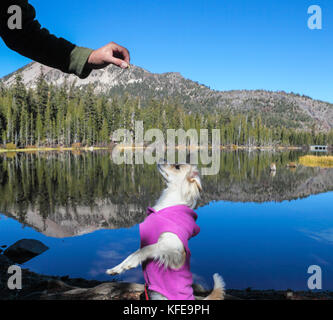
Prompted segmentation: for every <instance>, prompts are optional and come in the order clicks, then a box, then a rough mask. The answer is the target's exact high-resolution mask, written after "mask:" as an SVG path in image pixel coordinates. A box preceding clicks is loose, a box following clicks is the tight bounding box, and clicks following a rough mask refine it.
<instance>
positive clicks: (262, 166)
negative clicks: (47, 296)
mask: <svg viewBox="0 0 333 320" xmlns="http://www.w3.org/2000/svg"><path fill="white" fill-rule="evenodd" d="M300 155H301V154H300V153H296V152H281V153H269V152H251V153H248V152H241V151H238V152H236V151H234V152H222V153H221V159H220V160H221V168H220V171H219V173H218V174H217V175H214V176H204V177H203V186H204V194H203V197H202V199H201V201H200V203H199V205H200V206H202V205H205V204H207V203H209V202H211V201H213V200H228V201H242V202H248V201H253V202H264V201H283V200H291V199H297V198H301V197H306V196H309V195H311V194H316V193H321V192H325V191H328V190H333V170H332V169H320V168H305V167H298V168H296V169H294V170H291V169H289V168H287V164H288V163H289V162H293V161H297V158H298V157H299V156H300ZM272 162H275V163H276V165H277V172H276V175H272V174H271V173H270V170H269V165H270V163H272ZM162 189H163V182H162V179H161V177H160V176H159V173H158V172H157V170H156V166H155V165H146V164H145V165H117V164H114V163H113V162H112V159H111V154H110V153H109V152H106V151H100V152H87V153H80V152H76V153H74V152H63V153H40V154H12V155H10V154H7V155H1V156H0V212H1V213H4V214H6V215H7V216H10V217H13V218H15V219H16V220H18V221H20V222H21V223H23V224H26V225H29V226H32V227H33V228H35V229H37V230H38V231H40V232H42V233H44V234H45V235H47V236H52V237H61V238H62V237H69V236H74V235H80V234H84V233H89V232H92V231H94V230H97V229H102V228H105V229H114V228H124V227H131V226H133V225H135V224H137V223H140V222H141V221H142V220H143V219H144V216H145V210H146V207H147V206H148V205H153V203H154V201H155V200H156V199H157V198H158V197H159V195H160V193H161V191H162ZM268 214H269V213H268Z"/></svg>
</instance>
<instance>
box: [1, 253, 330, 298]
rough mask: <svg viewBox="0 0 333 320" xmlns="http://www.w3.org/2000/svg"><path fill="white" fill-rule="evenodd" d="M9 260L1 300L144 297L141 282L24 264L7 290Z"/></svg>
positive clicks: (290, 293)
mask: <svg viewBox="0 0 333 320" xmlns="http://www.w3.org/2000/svg"><path fill="white" fill-rule="evenodd" d="M12 264H14V263H13V262H12V261H10V260H9V259H8V258H7V257H6V256H4V255H1V254H0V279H1V280H2V281H1V282H0V300H127V301H130V300H144V285H143V284H138V283H126V282H117V281H112V280H111V281H109V282H107V281H98V280H87V279H83V278H70V277H69V276H48V275H42V274H38V273H35V272H32V271H30V270H29V269H25V268H22V279H23V287H22V289H21V290H9V289H8V288H7V286H6V282H7V279H8V278H9V276H10V275H9V274H8V273H7V271H8V267H9V266H10V265H12ZM193 288H194V293H195V296H196V298H197V299H198V300H202V299H203V298H204V297H206V296H207V295H208V294H209V293H210V290H206V289H204V288H203V287H202V286H200V285H194V286H193ZM225 300H333V291H320V292H314V291H310V290H308V291H301V290H300V291H294V290H290V289H288V290H273V289H271V290H259V289H252V288H247V289H243V290H240V289H226V296H225Z"/></svg>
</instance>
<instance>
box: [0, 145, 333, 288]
mask: <svg viewBox="0 0 333 320" xmlns="http://www.w3.org/2000/svg"><path fill="white" fill-rule="evenodd" d="M301 155H303V153H301V152H295V151H290V152H289V151H288V152H274V153H273V152H267V151H265V152H263V151H261V152H260V151H252V152H246V151H230V152H227V151H224V152H222V153H221V158H220V170H219V173H218V174H216V175H213V176H204V177H203V178H202V180H203V187H204V194H203V196H202V199H201V200H200V203H199V206H198V209H197V210H196V212H197V213H198V216H199V218H198V220H197V223H198V225H199V226H200V228H201V232H200V233H199V235H198V236H197V237H195V238H193V239H192V240H191V241H190V248H191V251H192V260H191V270H192V272H193V276H194V281H195V282H197V283H200V284H202V285H203V286H205V287H207V288H210V287H211V286H212V275H213V274H214V273H215V272H218V273H220V274H221V275H222V276H223V278H224V280H225V282H226V286H227V288H233V289H245V288H248V287H252V288H257V289H287V288H291V289H294V290H303V289H304V290H307V279H308V278H309V276H310V275H309V274H308V273H307V270H308V267H309V266H310V265H319V266H320V267H321V269H322V276H323V282H322V284H323V289H324V290H333V250H332V249H333V210H332V200H333V192H332V191H333V169H323V168H307V167H302V166H298V167H297V168H295V169H292V168H288V167H287V164H288V163H289V162H294V161H297V159H298V157H299V156H301ZM271 162H275V163H276V165H277V172H276V174H272V173H271V172H270V170H269V165H270V163H271ZM163 187H164V185H163V181H162V179H161V177H160V176H159V173H158V172H157V170H156V166H155V165H147V164H144V165H118V164H115V163H114V162H113V161H112V158H111V154H110V153H109V152H107V151H95V152H79V151H77V152H62V153H56V152H48V153H39V154H34V153H31V154H28V153H20V154H15V153H9V154H2V155H0V213H1V214H0V246H1V245H11V244H13V243H14V242H16V241H17V240H19V239H22V238H32V239H38V240H40V241H42V242H43V243H44V244H45V245H47V246H48V247H49V248H50V249H49V250H48V251H46V252H44V253H43V254H42V255H40V256H38V257H35V258H33V259H32V260H30V261H28V262H26V263H25V264H23V267H25V268H29V269H31V270H32V271H35V272H38V273H42V274H48V275H60V276H65V275H69V276H70V277H82V278H86V279H97V280H110V279H112V278H111V277H110V276H108V275H106V274H105V270H106V269H108V268H110V267H113V266H115V265H117V264H118V263H120V262H121V261H122V260H123V259H124V258H125V257H126V256H127V255H128V254H130V253H131V252H133V251H135V250H136V249H137V248H138V247H139V243H140V239H139V228H138V223H140V222H141V221H143V219H144V217H145V210H146V207H147V206H152V205H154V202H155V201H156V199H157V198H158V197H159V195H160V193H161V191H162V190H163ZM116 279H119V280H122V281H133V282H141V283H143V277H142V273H141V268H137V269H135V270H131V271H128V272H126V273H124V274H123V275H121V276H119V277H116Z"/></svg>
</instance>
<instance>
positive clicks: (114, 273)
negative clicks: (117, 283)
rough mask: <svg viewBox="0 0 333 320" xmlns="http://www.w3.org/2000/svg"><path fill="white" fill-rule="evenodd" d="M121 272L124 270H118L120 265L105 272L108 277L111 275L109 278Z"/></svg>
mask: <svg viewBox="0 0 333 320" xmlns="http://www.w3.org/2000/svg"><path fill="white" fill-rule="evenodd" d="M123 271H124V270H123V269H122V268H120V265H119V266H117V267H114V268H112V269H108V270H106V273H107V274H109V275H111V276H115V275H117V274H120V273H122V272H123Z"/></svg>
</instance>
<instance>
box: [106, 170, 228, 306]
mask: <svg viewBox="0 0 333 320" xmlns="http://www.w3.org/2000/svg"><path fill="white" fill-rule="evenodd" d="M158 170H159V172H160V174H161V175H162V177H163V179H164V180H165V182H166V185H167V187H166V189H165V190H164V191H163V192H162V195H161V197H160V198H159V199H158V201H157V202H156V204H155V206H154V207H153V208H148V210H147V214H148V216H147V218H146V219H145V220H144V222H143V223H141V224H140V237H141V249H139V250H137V251H136V252H134V253H133V254H131V255H130V256H129V257H127V258H126V259H125V260H124V261H123V262H122V263H120V264H119V265H117V266H116V267H114V268H112V269H108V270H107V271H106V273H107V274H109V275H117V274H121V273H122V272H124V271H126V270H129V269H132V268H136V267H137V266H139V265H140V264H142V268H143V273H144V278H145V281H146V286H147V287H148V290H147V291H148V292H147V293H148V296H149V298H150V299H151V300H194V299H195V297H194V294H193V289H192V284H193V280H192V274H191V272H190V256H191V253H190V250H189V248H188V240H189V239H190V238H192V237H193V236H195V235H197V234H198V233H199V231H200V228H199V227H198V226H197V224H196V222H195V221H196V219H197V214H196V213H195V212H194V211H193V209H194V208H195V207H196V205H197V201H198V199H199V198H200V193H201V192H202V184H201V179H200V176H199V171H198V169H197V167H196V166H192V165H190V164H158ZM213 279H214V289H213V291H212V292H211V294H210V295H209V296H207V297H206V298H205V299H204V300H223V299H224V295H225V291H224V286H225V284H224V281H223V279H222V277H220V276H219V275H218V274H214V276H213Z"/></svg>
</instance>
